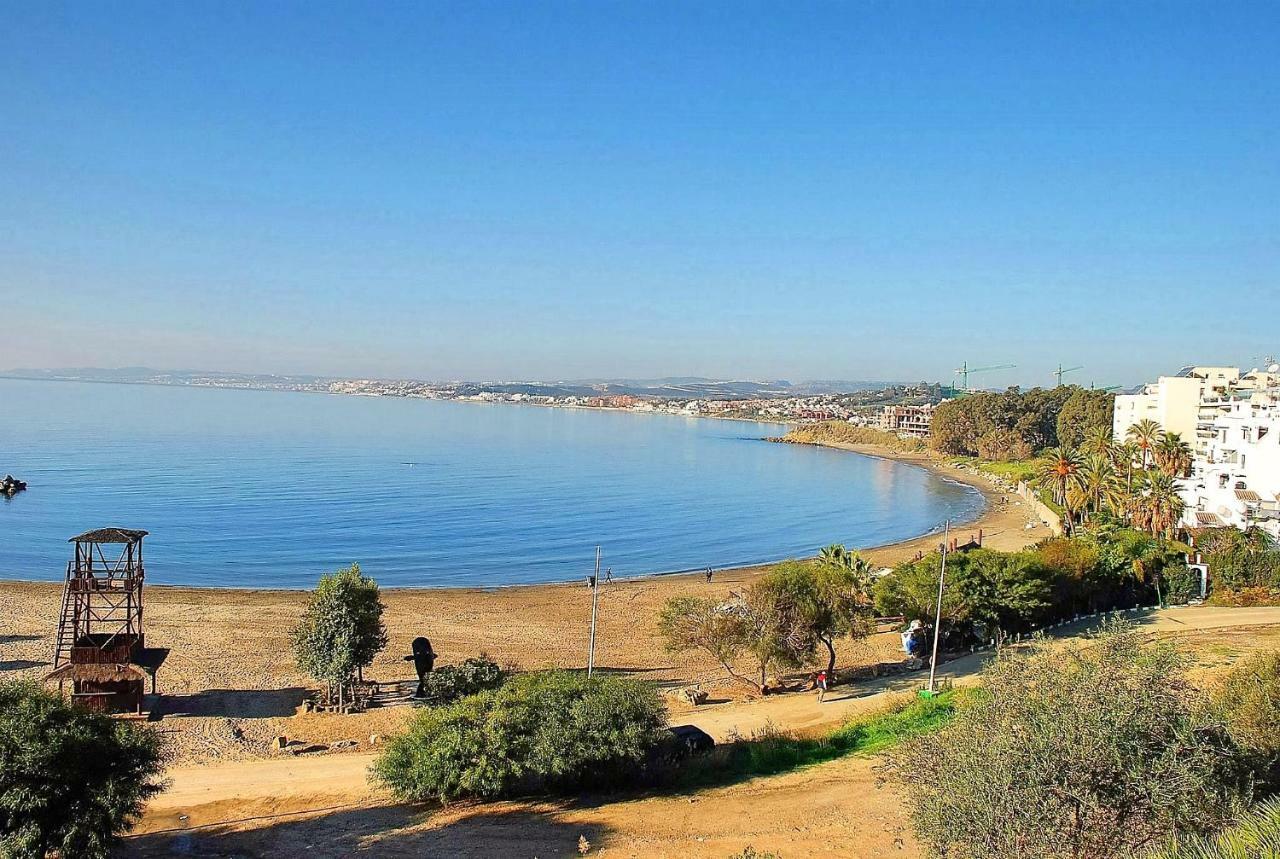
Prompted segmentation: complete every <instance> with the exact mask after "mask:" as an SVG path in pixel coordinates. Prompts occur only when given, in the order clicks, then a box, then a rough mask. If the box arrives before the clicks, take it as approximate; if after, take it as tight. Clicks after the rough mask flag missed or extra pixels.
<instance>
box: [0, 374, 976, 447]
mask: <svg viewBox="0 0 1280 859" xmlns="http://www.w3.org/2000/svg"><path fill="white" fill-rule="evenodd" d="M0 378H10V379H35V380H46V381H66V382H102V383H115V384H139V385H176V386H182V387H205V388H235V389H247V390H269V391H303V392H312V393H326V394H348V395H353V396H364V397H408V398H418V399H430V400H459V401H470V402H484V403H517V404H524V405H538V406H551V407H561V408H587V409H613V410H624V411H633V412H639V413H655V414H670V415H683V416H688V417H713V418H735V419H740V420H761V421H778V422H786V423H803V422H810V421H828V420H841V421H848V422H850V423H853V424H856V425H860V426H880V427H881V428H884V429H889V430H892V431H895V432H898V431H901V432H907V433H919V434H921V435H928V430H929V426H928V417H929V414H930V412H931V410H932V407H933V406H934V405H936V404H938V403H940V402H942V401H943V400H945V399H947V398H948V397H950V396H954V395H955V389H953V388H951V387H949V386H946V385H943V384H941V383H937V382H916V383H894V382H875V381H821V382H801V383H797V384H793V383H791V382H785V381H766V382H756V381H722V380H715V379H704V378H691V377H681V378H665V379H654V380H588V381H569V382H527V381H516V382H456V381H454V382H426V381H418V380H411V379H342V378H329V377H320V376H282V375H270V374H250V373H208V372H192V371H183V372H167V371H158V370H151V369H148V368H125V369H119V370H104V369H96V368H85V369H65V370H30V369H19V370H10V371H7V372H3V373H0ZM886 406H892V407H897V410H895V411H894V412H893V413H892V414H893V421H894V422H893V424H892V425H882V424H883V421H885V420H886V416H887V414H888V413H886V411H885V407H886Z"/></svg>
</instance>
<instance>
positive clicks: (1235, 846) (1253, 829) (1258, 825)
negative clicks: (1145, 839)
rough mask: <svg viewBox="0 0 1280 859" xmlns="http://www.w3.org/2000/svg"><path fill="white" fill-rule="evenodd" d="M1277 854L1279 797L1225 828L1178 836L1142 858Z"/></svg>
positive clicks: (1251, 858) (1260, 858)
mask: <svg viewBox="0 0 1280 859" xmlns="http://www.w3.org/2000/svg"><path fill="white" fill-rule="evenodd" d="M1277 856H1280V799H1271V800H1267V801H1266V802H1263V803H1261V804H1259V805H1258V806H1257V807H1256V808H1253V809H1251V810H1250V811H1248V812H1247V813H1245V814H1244V815H1242V816H1241V817H1240V819H1239V820H1238V821H1237V822H1236V823H1235V824H1233V825H1232V826H1231V827H1229V828H1228V829H1226V830H1225V831H1223V832H1221V833H1219V834H1217V835H1213V836H1209V837H1202V838H1187V839H1178V840H1177V841H1176V842H1175V843H1174V844H1172V845H1170V846H1169V847H1164V848H1161V849H1158V850H1155V851H1152V852H1150V853H1148V854H1147V855H1146V857H1144V859H1275V857H1277Z"/></svg>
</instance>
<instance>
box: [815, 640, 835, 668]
mask: <svg viewBox="0 0 1280 859" xmlns="http://www.w3.org/2000/svg"><path fill="white" fill-rule="evenodd" d="M818 638H819V640H820V641H822V643H823V644H825V645H826V646H827V677H828V678H833V677H835V672H836V646H835V644H834V643H833V642H832V641H831V639H829V638H822V636H818Z"/></svg>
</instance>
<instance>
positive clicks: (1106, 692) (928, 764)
mask: <svg viewBox="0 0 1280 859" xmlns="http://www.w3.org/2000/svg"><path fill="white" fill-rule="evenodd" d="M1206 704H1207V702H1205V701H1204V700H1200V699H1198V698H1197V696H1196V694H1195V693H1194V692H1192V691H1191V690H1190V689H1189V687H1188V686H1187V685H1186V684H1185V683H1184V682H1183V681H1182V680H1181V678H1180V663H1179V661H1178V657H1177V655H1176V653H1175V652H1174V651H1173V650H1172V649H1171V648H1170V647H1167V646H1151V645H1147V644H1145V643H1144V641H1143V639H1142V637H1141V636H1140V635H1139V634H1138V633H1136V632H1135V631H1134V630H1132V629H1130V628H1124V627H1119V626H1112V627H1110V628H1109V629H1108V630H1107V631H1105V632H1104V633H1103V634H1101V635H1100V636H1098V637H1096V639H1094V640H1093V641H1091V642H1089V643H1088V644H1087V645H1086V646H1083V647H1077V648H1075V649H1073V650H1069V651H1066V652H1063V651H1062V650H1061V649H1060V648H1053V647H1051V646H1049V645H1047V644H1039V645H1036V646H1034V647H1033V648H1032V652H1031V653H1030V654H1029V655H1011V656H1006V657H1005V658H1003V659H999V660H996V661H995V662H994V663H993V664H992V665H991V666H990V667H988V668H987V669H986V670H985V671H984V673H983V694H982V696H980V697H979V699H978V701H977V702H976V703H975V704H974V705H973V706H972V707H970V708H967V709H965V710H962V711H961V712H960V713H959V714H958V715H957V716H956V717H955V719H953V720H952V722H951V723H950V724H949V725H947V726H946V727H944V728H943V729H942V730H941V731H938V732H936V733H933V734H925V735H922V736H920V737H917V738H915V739H913V740H910V741H908V743H906V744H905V745H904V746H903V747H902V749H901V750H900V751H899V752H898V753H896V754H895V755H893V767H894V769H895V770H896V774H897V775H898V777H900V779H901V780H902V782H903V783H904V785H905V787H906V790H907V792H908V794H909V795H910V797H911V801H912V819H913V823H914V826H915V829H916V832H917V834H918V835H919V836H920V838H921V840H922V841H924V842H925V843H926V844H928V845H929V846H931V847H932V848H933V849H934V850H935V851H937V852H938V853H941V854H944V855H947V856H951V857H965V859H995V857H1002V859H1019V857H1026V859H1032V857H1035V859H1057V857H1062V859H1067V857H1070V859H1078V857H1090V859H1107V857H1119V856H1127V855H1129V854H1130V853H1131V852H1133V851H1134V850H1140V849H1145V848H1149V847H1151V846H1152V845H1154V844H1158V843H1160V842H1161V841H1167V840H1168V839H1169V838H1171V837H1174V836H1177V835H1182V834H1195V835H1200V834H1204V833H1208V832H1212V831H1214V830H1216V829H1217V828H1219V827H1220V826H1222V825H1223V824H1224V823H1226V822H1228V821H1229V820H1231V819H1232V817H1233V816H1234V815H1235V814H1236V813H1237V812H1238V811H1239V810H1240V808H1241V807H1242V806H1243V804H1244V803H1245V802H1246V801H1247V800H1248V799H1249V795H1250V787H1249V784H1250V779H1249V774H1248V772H1247V767H1246V765H1245V761H1244V756H1243V754H1242V753H1241V750H1240V749H1239V747H1238V746H1237V745H1236V743H1235V742H1234V740H1233V739H1232V738H1231V736H1230V734H1229V733H1228V732H1227V730H1226V728H1225V727H1224V726H1223V724H1222V723H1221V720H1220V719H1219V718H1217V717H1216V716H1214V715H1212V713H1211V711H1210V708H1209V707H1207V706H1206Z"/></svg>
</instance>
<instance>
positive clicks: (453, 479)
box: [0, 379, 983, 588]
mask: <svg viewBox="0 0 1280 859" xmlns="http://www.w3.org/2000/svg"><path fill="white" fill-rule="evenodd" d="M782 431H784V427H781V426H778V425H771V424H755V423H743V422H736V421H714V420H701V419H696V418H679V417H670V416H649V415H634V414H625V413H611V412H599V411H584V410H572V409H549V408H539V407H534V406H512V405H483V404H476V403H454V402H443V401H430V400H405V399H391V398H366V397H350V396H327V395H322V394H301V393H277V392H267V391H236V390H217V389H190V388H169V387H149V386H131V385H100V384H76V383H60V382H26V381H11V380H2V379H0V475H2V474H3V473H4V472H12V473H13V474H14V475H15V476H18V477H20V478H22V479H25V480H27V481H29V483H30V489H28V490H27V491H26V492H24V493H22V494H20V495H18V496H17V497H15V498H14V499H12V500H11V501H7V502H0V576H3V577H10V578H23V579H60V578H61V577H62V576H63V574H64V571H65V568H66V562H67V558H68V554H69V549H70V547H69V546H68V544H67V542H66V541H67V538H68V537H71V536H72V535H74V534H78V533H81V532H82V531H85V530H88V529H89V528H95V527H99V526H103V525H119V526H123V527H129V528H142V529H145V530H148V531H150V532H151V536H150V537H148V538H147V575H148V580H149V581H152V582H159V583H168V584H186V585H220V586H232V587H286V588H300V587H308V586H310V585H311V584H312V583H313V582H314V580H315V579H316V577H317V576H318V575H319V574H320V573H322V572H325V571H328V570H332V569H335V568H337V567H339V566H343V565H346V564H349V563H351V562H352V561H359V562H360V565H361V567H362V568H363V569H364V570H365V571H366V572H368V573H370V574H372V575H373V576H375V577H376V578H377V579H378V580H379V582H381V583H382V584H383V585H384V586H392V585H396V586H438V585H504V584H514V583H521V582H544V581H555V580H564V579H572V578H576V577H585V576H586V575H588V574H589V573H590V571H591V567H592V564H593V558H594V547H595V546H596V544H600V545H602V546H603V548H604V563H605V565H606V566H609V567H612V568H613V571H614V574H615V575H635V574H640V573H652V572H660V571H672V570H681V569H690V568H702V567H706V566H712V567H724V566H730V565H737V564H745V563H751V562H758V561H766V560H774V559H780V558H785V557H791V556H801V555H808V554H812V553H813V552H815V551H816V550H817V549H818V548H819V547H820V546H823V545H825V544H827V543H832V542H844V543H847V544H849V545H854V546H868V545H875V544H883V543H887V542H891V541H895V540H900V539H905V538H908V537H912V536H916V535H919V534H922V533H925V532H927V531H929V530H931V529H932V528H934V527H935V526H936V525H937V524H938V523H940V522H942V521H943V520H944V519H945V518H947V517H948V516H952V517H966V516H969V515H971V514H974V513H976V512H977V511H978V510H979V509H980V508H981V506H982V503H983V502H982V498H981V496H980V495H979V494H978V493H977V492H975V491H974V490H972V489H970V488H968V487H965V486H961V485H959V484H956V483H952V482H949V481H946V480H943V479H941V478H939V477H937V476H935V475H933V474H931V473H929V472H927V471H925V470H923V469H920V468H917V467H914V466H910V465H903V464H900V463H893V462H889V461H886V460H880V459H875V458H870V457H864V456H858V455H855V454H851V453H845V452H841V451H831V450H823V449H820V448H812V447H801V446H796V445H779V444H768V443H766V442H763V441H761V440H760V439H761V438H762V437H764V436H768V435H777V434H780V433H781V432H782Z"/></svg>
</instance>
